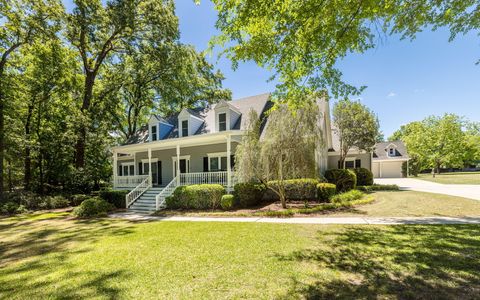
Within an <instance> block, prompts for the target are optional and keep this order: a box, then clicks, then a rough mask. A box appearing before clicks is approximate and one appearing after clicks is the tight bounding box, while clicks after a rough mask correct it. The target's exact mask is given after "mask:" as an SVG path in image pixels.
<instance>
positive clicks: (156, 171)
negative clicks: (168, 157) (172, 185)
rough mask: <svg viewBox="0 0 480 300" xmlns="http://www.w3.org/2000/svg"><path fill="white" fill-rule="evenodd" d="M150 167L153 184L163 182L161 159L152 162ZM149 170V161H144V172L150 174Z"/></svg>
mask: <svg viewBox="0 0 480 300" xmlns="http://www.w3.org/2000/svg"><path fill="white" fill-rule="evenodd" d="M150 167H151V168H152V184H153V185H160V184H162V162H161V161H155V162H152V164H151V166H150ZM149 170H150V168H149V166H148V162H144V163H143V170H142V174H144V175H148V174H149Z"/></svg>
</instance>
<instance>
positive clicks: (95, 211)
mask: <svg viewBox="0 0 480 300" xmlns="http://www.w3.org/2000/svg"><path fill="white" fill-rule="evenodd" d="M113 209H114V207H113V205H112V204H110V203H108V202H107V201H105V200H103V199H102V198H99V197H93V198H89V199H87V200H85V201H83V202H82V204H80V206H78V207H76V208H75V209H74V210H73V213H74V215H75V216H77V217H79V218H91V217H101V216H106V215H107V213H108V212H109V211H112V210H113Z"/></svg>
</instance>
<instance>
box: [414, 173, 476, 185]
mask: <svg viewBox="0 0 480 300" xmlns="http://www.w3.org/2000/svg"><path fill="white" fill-rule="evenodd" d="M414 178H417V179H422V180H427V181H431V182H437V183H444V184H480V172H452V173H440V174H436V175H435V178H433V176H432V174H418V177H414Z"/></svg>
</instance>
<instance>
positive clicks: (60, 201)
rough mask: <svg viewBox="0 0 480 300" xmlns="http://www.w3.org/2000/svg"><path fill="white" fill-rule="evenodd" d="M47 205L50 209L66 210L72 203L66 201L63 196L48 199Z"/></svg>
mask: <svg viewBox="0 0 480 300" xmlns="http://www.w3.org/2000/svg"><path fill="white" fill-rule="evenodd" d="M45 203H46V205H47V206H48V208H52V209H55V208H65V207H68V206H70V201H68V200H67V199H65V198H64V197H63V196H53V197H48V196H47V197H46V198H45Z"/></svg>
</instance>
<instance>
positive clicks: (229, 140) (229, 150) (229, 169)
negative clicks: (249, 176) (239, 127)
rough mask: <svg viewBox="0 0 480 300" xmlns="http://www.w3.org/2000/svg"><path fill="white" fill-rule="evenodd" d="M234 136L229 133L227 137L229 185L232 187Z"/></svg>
mask: <svg viewBox="0 0 480 300" xmlns="http://www.w3.org/2000/svg"><path fill="white" fill-rule="evenodd" d="M231 142H232V136H231V135H228V137H227V187H228V188H230V186H231V178H230V174H231V173H232V170H231V151H232V145H231Z"/></svg>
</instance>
